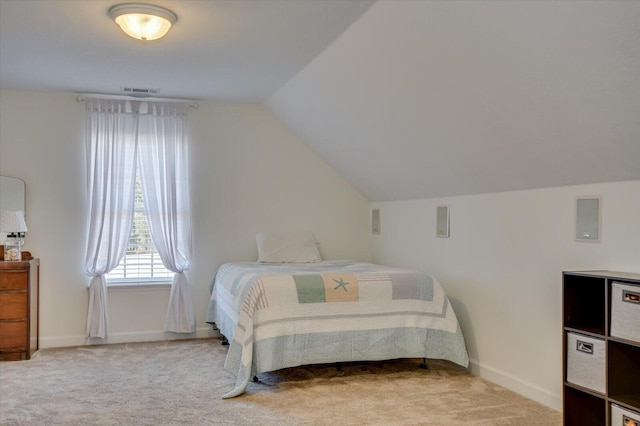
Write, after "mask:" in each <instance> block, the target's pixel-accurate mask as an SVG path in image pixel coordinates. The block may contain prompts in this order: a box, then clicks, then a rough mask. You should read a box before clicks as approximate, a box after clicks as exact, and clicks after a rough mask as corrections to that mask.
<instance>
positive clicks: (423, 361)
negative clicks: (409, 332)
mask: <svg viewBox="0 0 640 426" xmlns="http://www.w3.org/2000/svg"><path fill="white" fill-rule="evenodd" d="M418 367H420V368H422V369H423V370H428V369H429V366H428V365H427V359H426V358H422V362H421V363H420V365H419V366H418Z"/></svg>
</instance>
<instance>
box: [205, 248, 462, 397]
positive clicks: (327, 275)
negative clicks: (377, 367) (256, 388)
mask: <svg viewBox="0 0 640 426" xmlns="http://www.w3.org/2000/svg"><path fill="white" fill-rule="evenodd" d="M211 290H212V291H211V299H210V303H209V307H208V311H207V318H206V321H207V322H209V323H212V324H215V326H217V327H218V329H219V330H220V332H221V334H222V335H223V336H224V337H226V338H227V339H228V340H229V343H230V345H229V351H228V353H227V357H226V360H225V369H226V370H228V371H230V372H232V373H233V374H235V376H236V383H235V386H234V388H233V389H232V390H231V391H230V392H228V393H227V394H225V395H223V398H232V397H235V396H238V395H241V394H242V393H244V392H245V390H246V387H247V384H248V383H249V380H250V379H251V378H252V377H254V376H256V375H257V374H260V373H264V372H268V371H275V370H279V369H282V368H288V367H296V366H300V365H308V364H325V363H335V362H350V361H381V360H388V359H399V358H431V359H445V360H449V361H452V362H454V363H456V364H459V365H461V366H463V367H467V366H468V363H469V358H468V355H467V351H466V347H465V344H464V339H463V336H462V332H461V331H460V326H459V324H458V320H457V318H456V315H455V313H454V311H453V309H452V307H451V303H450V302H449V300H448V298H447V296H446V294H445V293H444V291H443V289H442V287H441V286H440V284H439V283H438V282H437V281H436V280H435V279H434V278H433V277H432V276H430V275H428V274H425V273H420V272H417V271H412V270H406V269H399V268H392V267H386V266H380V265H374V264H369V263H359V262H352V261H346V260H340V261H335V260H334V261H317V262H312V263H284V264H283V263H280V264H270V263H260V262H235V263H226V264H224V265H222V266H221V267H220V268H219V270H218V272H217V274H216V276H215V279H214V281H213V282H212V288H211Z"/></svg>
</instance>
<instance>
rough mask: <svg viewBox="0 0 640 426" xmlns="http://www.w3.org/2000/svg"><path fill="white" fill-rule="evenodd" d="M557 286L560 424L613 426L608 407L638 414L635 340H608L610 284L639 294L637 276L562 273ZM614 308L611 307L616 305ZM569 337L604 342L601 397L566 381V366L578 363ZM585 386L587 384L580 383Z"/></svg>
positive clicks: (638, 345) (639, 348)
mask: <svg viewBox="0 0 640 426" xmlns="http://www.w3.org/2000/svg"><path fill="white" fill-rule="evenodd" d="M562 282H563V286H562V287H563V289H562V294H563V303H562V305H563V312H562V319H563V324H562V326H563V330H564V332H563V344H562V345H563V346H562V354H563V367H562V368H563V386H562V388H563V408H564V410H563V418H564V424H565V425H580V426H584V425H587V426H589V425H594V426H595V425H598V426H613V425H611V404H616V405H618V406H619V407H621V408H622V409H624V410H627V411H628V412H630V413H633V414H634V415H637V414H638V413H640V388H639V387H638V377H640V341H632V340H627V339H624V338H620V337H612V336H611V335H610V327H611V323H612V318H611V315H612V301H611V295H612V285H613V283H614V282H617V283H620V282H622V283H623V284H629V285H632V286H639V287H638V288H639V289H640V274H634V273H625V272H608V271H584V272H578V271H573V272H564V273H563V280H562ZM613 303H614V304H615V301H614V302H613ZM614 315H615V314H614ZM569 333H576V334H582V335H584V336H588V337H591V338H593V339H599V340H600V341H603V342H604V344H605V346H606V357H605V360H604V367H605V372H606V373H605V374H606V383H607V389H606V390H605V393H600V392H598V391H596V390H593V389H588V388H585V387H583V386H580V385H577V384H575V383H571V382H568V381H567V380H566V379H567V363H568V362H570V361H569V360H570V359H571V362H577V361H576V360H577V359H578V358H579V355H577V351H576V349H575V348H567V336H568V334H569ZM639 340H640V339H639ZM569 353H570V355H571V356H569ZM599 359H600V360H601V359H602V358H599ZM589 362H591V361H589ZM572 365H573V364H572ZM600 366H603V363H602V361H599V363H598V364H596V365H594V369H595V370H593V371H598V369H599V368H601V367H600ZM583 367H584V366H583ZM573 371H575V370H573ZM599 371H602V370H599ZM585 374H589V369H587V370H585ZM590 377H593V376H590ZM585 383H589V382H588V381H585ZM616 426H617V425H616Z"/></svg>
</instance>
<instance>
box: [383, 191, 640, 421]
mask: <svg viewBox="0 0 640 426" xmlns="http://www.w3.org/2000/svg"><path fill="white" fill-rule="evenodd" d="M579 195H601V196H602V203H603V211H602V242H601V243H584V242H575V241H574V233H573V232H574V215H575V197H576V196H579ZM439 204H448V205H449V206H450V215H451V219H450V223H451V234H450V238H437V237H436V236H435V222H436V219H435V212H436V206H437V205H439ZM372 208H379V209H380V216H381V234H380V235H379V236H374V237H373V238H372V240H373V245H374V255H373V258H374V261H375V262H377V263H383V264H390V265H395V266H403V267H409V268H414V269H418V270H422V271H427V272H430V273H431V274H433V275H434V276H435V277H436V278H437V279H438V280H439V281H440V283H441V284H442V285H443V287H444V288H445V290H446V291H447V293H448V294H449V296H450V298H451V302H452V304H453V306H454V309H455V311H456V314H457V315H458V319H459V321H460V323H461V327H462V330H463V333H464V336H465V340H466V343H467V349H468V351H469V355H470V357H471V358H472V371H473V372H475V373H477V374H480V375H482V376H484V377H486V378H488V379H490V380H492V381H494V382H497V383H499V384H502V385H504V386H506V387H508V388H511V389H513V390H515V391H517V392H519V393H522V394H524V395H526V396H529V397H530V398H532V399H535V400H537V401H539V402H542V403H544V404H546V405H549V406H551V407H554V408H556V409H560V407H561V398H562V391H561V383H562V362H561V359H562V331H561V327H562V315H561V313H562V305H561V303H562V291H561V290H562V279H561V273H562V271H563V270H570V269H574V270H575V269H609V270H618V271H627V272H640V181H631V182H620V183H609V184H598V185H585V186H571V187H560V188H550V189H537V190H527V191H516V192H504V193H495V194H485V195H474V196H464V197H454V198H446V199H428V200H416V201H398V202H387V203H374V204H372Z"/></svg>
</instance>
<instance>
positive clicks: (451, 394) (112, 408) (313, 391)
mask: <svg viewBox="0 0 640 426" xmlns="http://www.w3.org/2000/svg"><path fill="white" fill-rule="evenodd" d="M225 355H226V347H225V346H222V345H221V344H220V341H219V340H218V339H198V340H183V341H169V342H154V343H133V344H117V345H102V346H81V347H73V348H60V349H44V350H40V351H38V352H36V354H35V355H34V357H33V358H32V359H31V360H30V361H19V362H3V363H0V409H1V412H0V423H1V424H3V425H333V426H338V425H354V426H355V425H452V424H465V425H467V424H469V425H515V424H518V425H561V424H562V419H561V414H560V413H558V412H556V411H554V410H552V409H550V408H547V407H545V406H542V405H540V404H538V403H536V402H534V401H531V400H528V399H526V398H523V397H521V396H519V395H517V394H515V393H513V392H511V391H508V390H506V389H504V388H502V387H500V386H497V385H495V384H492V383H490V382H488V381H486V380H484V379H481V378H479V377H474V376H471V375H469V374H468V373H466V371H465V370H462V369H460V368H459V367H457V366H455V365H453V364H451V363H448V362H442V361H431V362H430V369H429V370H422V369H419V368H418V364H419V362H420V360H395V361H384V362H367V363H353V364H345V365H343V366H342V367H341V368H340V369H338V368H337V367H336V365H314V366H305V367H297V368H290V369H286V370H280V371H277V372H272V373H264V374H261V375H260V376H259V379H260V382H258V383H250V384H249V387H248V389H247V393H246V394H244V395H242V396H240V397H237V398H234V399H230V400H222V399H221V396H222V395H223V394H224V393H226V392H227V391H229V390H230V389H231V388H232V387H233V384H234V382H235V378H234V377H233V375H232V374H231V373H229V372H227V371H225V370H224V369H223V365H224V358H225Z"/></svg>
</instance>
